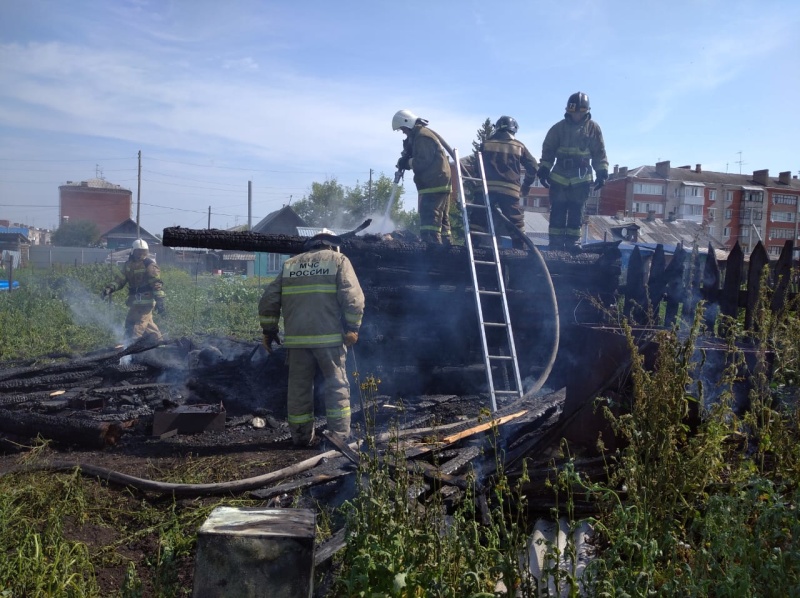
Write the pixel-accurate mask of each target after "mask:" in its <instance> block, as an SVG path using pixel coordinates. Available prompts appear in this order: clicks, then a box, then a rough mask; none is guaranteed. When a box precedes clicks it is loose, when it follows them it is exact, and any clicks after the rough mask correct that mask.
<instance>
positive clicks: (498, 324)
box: [482, 322, 508, 328]
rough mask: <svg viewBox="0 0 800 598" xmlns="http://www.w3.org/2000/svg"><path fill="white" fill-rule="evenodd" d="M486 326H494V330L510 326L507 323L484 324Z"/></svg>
mask: <svg viewBox="0 0 800 598" xmlns="http://www.w3.org/2000/svg"><path fill="white" fill-rule="evenodd" d="M482 324H483V325H484V326H492V327H494V328H505V327H507V326H508V324H506V323H505V322H482Z"/></svg>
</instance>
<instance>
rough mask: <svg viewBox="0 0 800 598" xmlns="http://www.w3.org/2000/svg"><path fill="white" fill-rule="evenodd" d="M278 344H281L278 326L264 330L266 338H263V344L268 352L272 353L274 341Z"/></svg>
mask: <svg viewBox="0 0 800 598" xmlns="http://www.w3.org/2000/svg"><path fill="white" fill-rule="evenodd" d="M273 342H274V343H275V344H276V345H280V344H281V339H279V338H278V330H277V329H276V328H270V329H269V330H264V338H263V339H261V344H262V345H264V348H265V349H266V350H267V353H272V343H273Z"/></svg>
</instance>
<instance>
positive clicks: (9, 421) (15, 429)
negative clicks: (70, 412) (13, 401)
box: [0, 409, 122, 448]
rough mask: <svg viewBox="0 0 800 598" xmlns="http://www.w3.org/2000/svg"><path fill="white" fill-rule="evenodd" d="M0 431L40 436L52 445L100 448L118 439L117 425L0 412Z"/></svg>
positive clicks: (18, 434)
mask: <svg viewBox="0 0 800 598" xmlns="http://www.w3.org/2000/svg"><path fill="white" fill-rule="evenodd" d="M0 432H4V433H6V434H13V435H15V436H20V437H24V438H35V437H36V436H39V435H41V436H43V437H45V438H49V439H51V440H54V441H56V442H63V443H65V444H76V445H80V446H88V447H97V448H103V447H105V446H111V445H114V444H116V443H117V441H118V440H119V437H120V436H122V428H121V426H119V425H118V424H115V423H108V422H93V421H87V420H85V419H78V418H66V417H57V416H53V415H39V414H36V413H19V412H14V411H8V410H4V409H0Z"/></svg>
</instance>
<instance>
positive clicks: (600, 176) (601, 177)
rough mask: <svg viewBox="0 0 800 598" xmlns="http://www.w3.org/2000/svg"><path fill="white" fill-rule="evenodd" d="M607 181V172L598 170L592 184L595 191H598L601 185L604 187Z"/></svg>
mask: <svg viewBox="0 0 800 598" xmlns="http://www.w3.org/2000/svg"><path fill="white" fill-rule="evenodd" d="M607 179H608V171H607V170H598V171H597V181H596V182H595V184H594V188H595V190H597V189H600V188H601V187H602V186H603V185H605V184H606V180H607Z"/></svg>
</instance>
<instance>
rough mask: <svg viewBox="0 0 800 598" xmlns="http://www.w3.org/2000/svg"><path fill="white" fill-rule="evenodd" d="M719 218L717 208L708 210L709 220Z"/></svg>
mask: <svg viewBox="0 0 800 598" xmlns="http://www.w3.org/2000/svg"><path fill="white" fill-rule="evenodd" d="M716 217H717V208H708V219H709V220H714V219H715V218H716Z"/></svg>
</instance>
